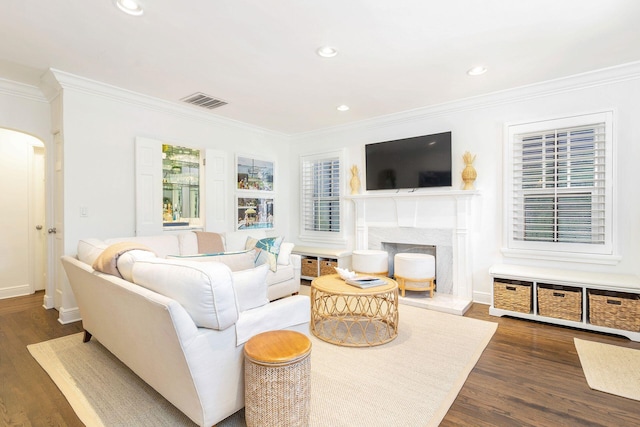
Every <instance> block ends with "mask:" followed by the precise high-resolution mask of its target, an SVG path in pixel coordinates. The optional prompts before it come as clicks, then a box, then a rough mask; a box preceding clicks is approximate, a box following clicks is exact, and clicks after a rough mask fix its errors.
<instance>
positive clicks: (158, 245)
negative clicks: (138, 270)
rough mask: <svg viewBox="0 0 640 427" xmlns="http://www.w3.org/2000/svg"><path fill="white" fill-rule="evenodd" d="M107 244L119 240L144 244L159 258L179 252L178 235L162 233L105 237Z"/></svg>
mask: <svg viewBox="0 0 640 427" xmlns="http://www.w3.org/2000/svg"><path fill="white" fill-rule="evenodd" d="M104 242H105V243H106V244H107V245H112V244H114V243H119V242H134V243H139V244H141V245H144V246H146V247H148V248H150V249H151V250H152V251H154V252H155V253H156V254H157V255H158V256H159V257H160V258H164V257H166V256H167V255H169V254H179V253H180V245H179V241H178V235H175V234H163V235H158V236H135V237H118V238H114V239H106V240H105V241H104Z"/></svg>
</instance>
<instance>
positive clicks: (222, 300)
mask: <svg viewBox="0 0 640 427" xmlns="http://www.w3.org/2000/svg"><path fill="white" fill-rule="evenodd" d="M132 275H133V282H134V283H136V284H137V285H140V286H143V287H145V288H147V289H151V290H152V291H155V292H158V293H159V294H162V295H165V296H167V297H169V298H172V299H174V300H176V301H178V302H179V303H180V304H181V305H182V306H183V307H184V308H185V310H186V311H187V313H189V315H190V316H191V318H192V319H193V321H194V323H195V324H196V325H197V326H199V327H204V328H210V329H217V330H223V329H226V328H228V327H229V326H231V325H233V324H234V323H235V322H236V320H238V308H237V305H236V297H235V291H234V289H233V278H232V276H231V270H230V269H229V267H227V266H226V265H224V264H222V263H220V262H193V261H182V260H170V259H162V258H154V259H145V260H139V261H138V262H136V263H135V264H134V265H133V274H132Z"/></svg>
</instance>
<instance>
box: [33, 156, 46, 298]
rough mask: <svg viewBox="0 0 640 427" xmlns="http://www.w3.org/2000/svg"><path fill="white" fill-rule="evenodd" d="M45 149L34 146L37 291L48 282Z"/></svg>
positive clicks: (35, 269) (34, 283)
mask: <svg viewBox="0 0 640 427" xmlns="http://www.w3.org/2000/svg"><path fill="white" fill-rule="evenodd" d="M44 165H45V150H44V148H43V147H33V161H32V173H31V174H30V176H31V179H32V185H31V191H30V196H31V207H32V211H33V217H32V218H31V227H30V231H31V233H32V236H33V239H32V241H33V245H32V246H33V269H32V270H33V286H34V289H35V290H36V291H40V290H43V289H44V288H45V284H46V279H47V276H46V263H47V252H46V251H47V231H46V227H45V225H46V223H45V221H46V218H45V167H44Z"/></svg>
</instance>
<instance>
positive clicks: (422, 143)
mask: <svg viewBox="0 0 640 427" xmlns="http://www.w3.org/2000/svg"><path fill="white" fill-rule="evenodd" d="M365 156H366V181H367V190H390V189H404V188H422V187H450V186H451V132H443V133H438V134H434V135H424V136H416V137H413V138H405V139H398V140H394V141H386V142H378V143H375V144H367V145H365Z"/></svg>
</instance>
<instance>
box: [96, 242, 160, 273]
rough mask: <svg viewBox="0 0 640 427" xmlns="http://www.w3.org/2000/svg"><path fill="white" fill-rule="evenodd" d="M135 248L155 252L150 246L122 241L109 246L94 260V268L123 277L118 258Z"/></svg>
mask: <svg viewBox="0 0 640 427" xmlns="http://www.w3.org/2000/svg"><path fill="white" fill-rule="evenodd" d="M133 250H143V251H149V252H153V251H152V250H151V249H149V248H148V247H146V246H144V245H141V244H139V243H134V242H120V243H114V244H113V245H110V246H107V247H106V249H105V250H104V251H102V253H101V254H100V255H99V256H98V258H96V260H95V261H94V262H93V265H92V267H93V269H94V270H96V271H100V272H102V273H106V274H111V275H112V276H117V277H120V278H122V275H121V274H120V271H119V270H118V258H120V256H121V255H122V254H125V253H127V252H129V251H133Z"/></svg>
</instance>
